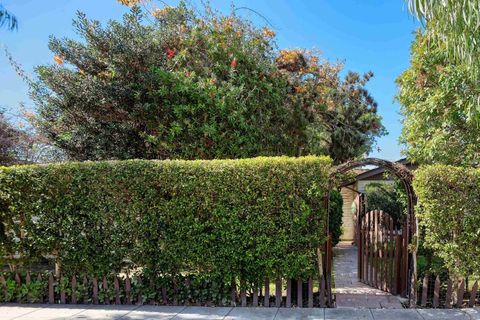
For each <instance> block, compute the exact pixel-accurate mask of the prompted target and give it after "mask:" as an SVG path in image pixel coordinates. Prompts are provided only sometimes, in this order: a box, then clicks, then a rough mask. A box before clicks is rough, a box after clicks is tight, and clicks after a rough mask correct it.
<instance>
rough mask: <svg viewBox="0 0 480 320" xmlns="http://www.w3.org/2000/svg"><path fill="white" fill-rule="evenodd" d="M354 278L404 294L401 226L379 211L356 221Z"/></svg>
mask: <svg viewBox="0 0 480 320" xmlns="http://www.w3.org/2000/svg"><path fill="white" fill-rule="evenodd" d="M357 223H358V232H357V237H358V238H357V245H358V277H359V278H360V281H361V282H363V283H365V284H368V285H369V286H372V287H375V288H378V289H380V290H383V291H387V292H390V293H392V294H401V295H403V296H405V295H406V293H407V292H406V291H407V288H406V285H405V280H406V278H405V277H406V273H407V272H408V270H406V264H405V263H403V262H404V261H406V259H408V257H407V254H408V251H407V244H406V243H404V239H405V238H406V237H405V234H404V233H405V230H406V228H405V227H399V226H398V224H396V223H395V221H394V219H393V218H392V217H391V216H390V215H389V214H387V213H385V212H383V211H378V210H374V211H370V212H366V213H365V214H363V215H361V216H359V219H358V221H357Z"/></svg>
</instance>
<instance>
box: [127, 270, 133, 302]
mask: <svg viewBox="0 0 480 320" xmlns="http://www.w3.org/2000/svg"><path fill="white" fill-rule="evenodd" d="M125 299H126V302H127V304H132V283H131V282H130V278H129V277H128V275H127V277H126V278H125Z"/></svg>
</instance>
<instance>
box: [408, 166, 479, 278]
mask: <svg viewBox="0 0 480 320" xmlns="http://www.w3.org/2000/svg"><path fill="white" fill-rule="evenodd" d="M414 189H415V193H416V194H417V196H418V206H417V211H416V214H417V216H418V218H419V221H420V226H421V227H422V228H424V242H425V243H424V246H425V248H427V249H431V250H432V251H433V253H434V254H435V255H436V256H437V257H439V258H441V259H442V260H443V263H444V265H445V266H446V267H447V269H448V270H449V272H450V275H452V276H471V275H479V274H480V263H479V260H478V256H479V255H480V250H479V248H480V237H479V234H480V203H479V201H478V199H480V194H479V190H480V170H479V169H472V168H470V169H466V168H461V167H453V166H445V165H434V166H426V167H421V168H420V169H418V170H417V171H416V173H415V180H414Z"/></svg>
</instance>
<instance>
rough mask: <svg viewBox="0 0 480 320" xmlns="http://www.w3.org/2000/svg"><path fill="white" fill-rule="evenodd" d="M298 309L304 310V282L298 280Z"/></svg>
mask: <svg viewBox="0 0 480 320" xmlns="http://www.w3.org/2000/svg"><path fill="white" fill-rule="evenodd" d="M297 308H303V281H302V279H301V278H298V279H297Z"/></svg>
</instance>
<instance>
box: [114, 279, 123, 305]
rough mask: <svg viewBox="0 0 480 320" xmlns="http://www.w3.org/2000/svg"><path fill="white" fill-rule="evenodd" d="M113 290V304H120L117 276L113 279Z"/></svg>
mask: <svg viewBox="0 0 480 320" xmlns="http://www.w3.org/2000/svg"><path fill="white" fill-rule="evenodd" d="M113 291H114V292H115V304H116V305H120V304H122V301H121V300H120V283H119V281H118V277H117V276H115V278H114V279H113Z"/></svg>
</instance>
